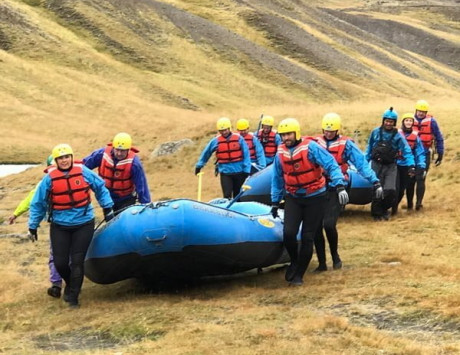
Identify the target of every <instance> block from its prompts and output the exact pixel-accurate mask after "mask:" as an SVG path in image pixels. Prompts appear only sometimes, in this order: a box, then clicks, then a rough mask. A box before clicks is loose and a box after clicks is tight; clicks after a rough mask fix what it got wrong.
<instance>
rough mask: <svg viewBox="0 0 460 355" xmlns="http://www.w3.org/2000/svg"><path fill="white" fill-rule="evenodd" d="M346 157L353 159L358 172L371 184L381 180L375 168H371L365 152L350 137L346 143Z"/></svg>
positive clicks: (349, 159) (348, 159)
mask: <svg viewBox="0 0 460 355" xmlns="http://www.w3.org/2000/svg"><path fill="white" fill-rule="evenodd" d="M345 158H346V160H347V161H351V162H352V163H353V165H354V166H355V167H356V169H357V170H358V172H359V173H360V174H361V175H362V176H363V177H364V178H365V179H366V180H367V181H369V182H370V183H371V184H374V183H376V182H378V181H379V179H378V178H377V176H376V175H375V172H374V170H372V169H371V166H370V165H369V162H368V161H367V160H366V158H365V156H364V154H363V152H362V151H361V150H360V149H359V148H358V146H357V145H356V144H355V143H354V142H353V141H352V140H350V139H349V140H347V143H346V145H345Z"/></svg>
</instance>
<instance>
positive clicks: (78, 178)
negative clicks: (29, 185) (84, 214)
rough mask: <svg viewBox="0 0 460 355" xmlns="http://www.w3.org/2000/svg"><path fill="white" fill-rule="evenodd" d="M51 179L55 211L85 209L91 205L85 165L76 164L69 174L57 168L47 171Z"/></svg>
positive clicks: (52, 202)
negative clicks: (84, 174)
mask: <svg viewBox="0 0 460 355" xmlns="http://www.w3.org/2000/svg"><path fill="white" fill-rule="evenodd" d="M47 171H48V174H49V176H50V178H51V192H50V198H51V206H52V209H55V210H68V209H71V208H77V207H84V206H87V205H89V204H90V203H91V196H90V194H89V189H90V186H89V184H88V183H87V182H86V181H85V179H84V178H83V164H81V163H76V162H74V163H73V165H72V168H71V169H70V170H69V171H68V172H62V171H61V170H59V169H58V168H57V167H56V166H50V167H48V169H47Z"/></svg>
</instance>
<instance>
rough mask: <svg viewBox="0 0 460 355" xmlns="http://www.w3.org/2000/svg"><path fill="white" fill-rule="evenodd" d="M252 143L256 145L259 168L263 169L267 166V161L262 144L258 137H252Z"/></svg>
mask: <svg viewBox="0 0 460 355" xmlns="http://www.w3.org/2000/svg"><path fill="white" fill-rule="evenodd" d="M252 142H253V144H254V149H255V150H256V157H257V167H258V168H259V169H263V168H265V167H266V166H267V161H266V160H265V153H264V148H263V147H262V144H260V141H259V139H258V138H257V137H256V136H253V137H252Z"/></svg>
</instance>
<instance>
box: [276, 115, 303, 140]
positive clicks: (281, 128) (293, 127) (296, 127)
mask: <svg viewBox="0 0 460 355" xmlns="http://www.w3.org/2000/svg"><path fill="white" fill-rule="evenodd" d="M290 132H295V139H296V140H298V139H300V124H299V121H297V120H296V119H295V118H285V119H284V120H282V121H281V122H280V123H279V125H278V133H279V134H282V133H290Z"/></svg>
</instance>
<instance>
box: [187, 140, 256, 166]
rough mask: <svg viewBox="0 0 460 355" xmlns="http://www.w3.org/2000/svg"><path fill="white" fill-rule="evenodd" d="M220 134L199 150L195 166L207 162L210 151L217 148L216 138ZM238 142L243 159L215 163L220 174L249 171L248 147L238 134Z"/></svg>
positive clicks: (212, 151) (203, 164)
mask: <svg viewBox="0 0 460 355" xmlns="http://www.w3.org/2000/svg"><path fill="white" fill-rule="evenodd" d="M233 134H236V133H231V134H229V135H228V137H227V140H228V139H229V138H230V137H231V136H232V135H233ZM219 136H220V135H218V136H216V137H214V138H213V139H211V140H210V141H209V143H208V144H207V145H206V147H205V148H204V150H203V151H202V152H201V155H200V159H199V160H198V163H196V165H195V167H196V168H199V169H201V168H203V167H204V166H205V165H206V163H207V162H208V160H209V158H210V157H211V155H212V153H214V152H215V151H216V150H217V139H218V138H219ZM238 137H239V139H238V143H239V145H240V147H241V150H242V152H243V160H241V161H236V162H230V163H217V168H218V170H219V173H221V174H238V173H246V174H249V173H250V171H251V159H250V157H249V148H248V145H247V144H246V142H245V141H244V138H243V137H241V136H240V135H238Z"/></svg>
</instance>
